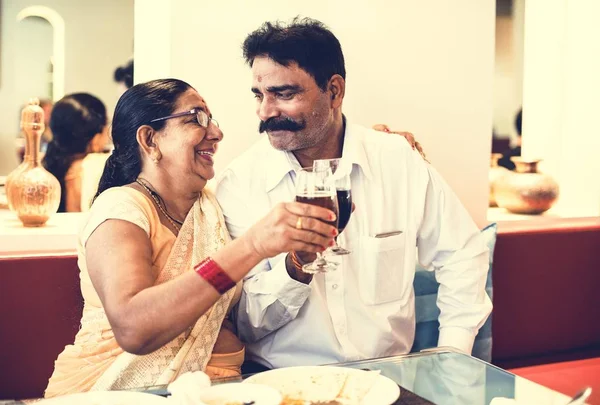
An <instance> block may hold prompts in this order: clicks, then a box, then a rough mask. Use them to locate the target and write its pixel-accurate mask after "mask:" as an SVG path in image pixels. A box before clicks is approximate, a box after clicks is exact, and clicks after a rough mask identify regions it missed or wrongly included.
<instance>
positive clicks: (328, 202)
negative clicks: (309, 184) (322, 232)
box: [296, 193, 339, 228]
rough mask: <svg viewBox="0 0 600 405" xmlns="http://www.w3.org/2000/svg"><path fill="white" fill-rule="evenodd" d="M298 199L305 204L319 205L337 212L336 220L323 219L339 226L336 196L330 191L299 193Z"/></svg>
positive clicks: (334, 225)
mask: <svg viewBox="0 0 600 405" xmlns="http://www.w3.org/2000/svg"><path fill="white" fill-rule="evenodd" d="M296 201H297V202H300V203H304V204H310V205H316V206H319V207H323V208H327V209H328V210H331V211H333V212H334V213H335V220H334V221H323V222H325V223H328V224H329V225H331V226H333V227H335V228H337V227H338V217H339V215H338V208H337V204H336V203H335V197H333V196H331V195H330V194H328V193H323V194H320V193H313V194H311V195H297V196H296Z"/></svg>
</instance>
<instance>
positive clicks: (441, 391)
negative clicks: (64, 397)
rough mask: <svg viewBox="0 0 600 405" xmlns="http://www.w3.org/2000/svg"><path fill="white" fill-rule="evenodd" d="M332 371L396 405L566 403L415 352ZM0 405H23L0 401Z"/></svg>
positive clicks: (519, 382)
mask: <svg viewBox="0 0 600 405" xmlns="http://www.w3.org/2000/svg"><path fill="white" fill-rule="evenodd" d="M335 366H339V367H351V368H358V369H368V370H379V371H380V372H381V374H382V375H384V376H386V377H388V378H390V379H392V380H393V381H395V382H396V383H397V384H398V385H399V386H400V387H401V392H402V393H401V394H400V399H399V400H398V401H397V402H396V405H425V404H427V405H429V404H432V403H433V404H436V405H446V404H452V405H461V404H464V405H488V404H490V402H491V401H492V399H494V398H496V397H506V398H515V399H516V400H517V401H519V402H518V403H520V404H544V405H564V404H566V403H567V402H568V401H569V397H567V396H566V395H563V394H561V393H558V392H555V391H552V390H551V389H549V388H546V387H543V386H541V385H538V384H536V383H534V382H531V381H528V380H526V379H524V378H522V377H518V376H516V375H514V374H511V373H509V372H508V371H506V370H502V369H500V368H498V367H496V366H494V365H491V364H488V363H486V362H484V361H481V360H479V359H477V358H475V357H471V356H468V355H465V354H462V353H456V352H421V353H415V354H409V355H402V356H393V357H386V358H380V359H370V360H362V361H356V362H349V363H339V364H335ZM249 376H250V375H243V376H242V377H236V378H229V379H223V380H218V381H215V382H214V384H227V383H230V382H238V381H240V380H241V379H244V378H247V377H249ZM135 391H143V392H148V393H153V394H156V395H163V396H166V395H167V391H166V387H165V386H153V387H140V388H138V389H136V390H135ZM0 404H2V405H9V404H10V405H21V404H24V403H23V402H20V401H0ZM374 405H375V404H374Z"/></svg>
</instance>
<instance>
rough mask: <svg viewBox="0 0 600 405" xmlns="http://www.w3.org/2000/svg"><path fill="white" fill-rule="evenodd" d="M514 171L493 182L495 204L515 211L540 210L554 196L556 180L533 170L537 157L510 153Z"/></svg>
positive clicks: (530, 211)
mask: <svg viewBox="0 0 600 405" xmlns="http://www.w3.org/2000/svg"><path fill="white" fill-rule="evenodd" d="M511 160H512V161H513V162H514V163H515V165H516V168H515V171H514V172H512V171H510V172H508V173H507V174H506V175H505V176H502V177H500V178H499V179H497V180H496V182H495V184H494V197H495V199H496V202H497V203H498V206H499V207H502V208H505V209H507V210H508V211H510V212H514V213H517V214H541V213H542V212H544V211H547V210H549V209H550V208H551V207H552V205H553V204H554V203H555V202H556V199H557V198H558V194H559V190H558V184H557V183H556V181H554V179H552V177H550V176H549V175H547V174H544V173H539V172H538V170H537V166H538V163H539V162H540V161H541V160H540V159H535V160H532V159H530V160H527V159H522V158H520V157H512V158H511Z"/></svg>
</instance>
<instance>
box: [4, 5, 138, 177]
mask: <svg viewBox="0 0 600 405" xmlns="http://www.w3.org/2000/svg"><path fill="white" fill-rule="evenodd" d="M33 5H43V6H47V7H50V8H52V9H54V10H56V11H57V12H58V13H59V14H60V15H61V16H62V17H63V18H64V20H65V94H68V93H73V92H80V91H85V92H90V93H92V94H94V95H96V96H97V97H99V98H100V99H101V100H102V101H104V103H105V104H106V106H107V108H108V111H109V112H110V113H111V114H112V110H113V109H114V106H115V104H116V101H117V90H116V85H115V84H114V83H113V72H114V70H115V68H116V67H117V66H120V65H123V64H124V63H125V62H126V61H127V60H128V59H129V58H131V56H132V54H133V0H102V1H92V0H81V1H72V0H10V1H2V13H1V16H0V18H1V19H0V28H1V32H0V41H1V42H0V56H1V58H0V175H5V174H7V173H8V172H10V170H12V169H13V168H14V166H15V165H16V157H15V151H14V138H15V136H16V135H17V133H18V120H19V109H20V106H21V105H22V104H23V102H24V101H27V100H22V96H21V93H22V90H23V88H22V86H20V85H19V84H18V83H22V82H23V80H28V78H27V77H25V76H27V75H28V74H29V73H28V70H27V69H25V68H24V63H27V60H24V58H23V57H22V56H23V55H25V56H26V55H27V52H28V51H31V49H29V48H24V49H23V48H21V47H20V45H19V44H20V43H22V41H20V40H19V39H18V38H17V35H19V33H22V30H21V27H20V26H19V25H18V24H23V23H17V21H16V17H17V13H19V11H21V10H22V9H24V8H25V7H29V6H33ZM44 41H47V39H45V40H44ZM44 41H42V42H44ZM17 55H20V56H18V57H17ZM37 60H38V59H37V58H36V57H35V55H33V61H37ZM31 62H32V61H31V60H29V63H31ZM44 68H46V66H44ZM33 96H37V94H31V95H29V96H28V97H27V98H29V97H33Z"/></svg>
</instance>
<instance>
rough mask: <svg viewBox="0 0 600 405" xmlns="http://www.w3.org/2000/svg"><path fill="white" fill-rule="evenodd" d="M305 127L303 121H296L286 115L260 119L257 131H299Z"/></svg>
mask: <svg viewBox="0 0 600 405" xmlns="http://www.w3.org/2000/svg"><path fill="white" fill-rule="evenodd" d="M305 127H306V124H305V123H304V122H296V121H294V120H293V119H291V118H288V117H273V118H269V119H268V120H266V121H261V122H260V124H259V125H258V132H259V133H261V134H262V133H263V132H265V131H269V132H273V131H300V130H302V129H304V128H305Z"/></svg>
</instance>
